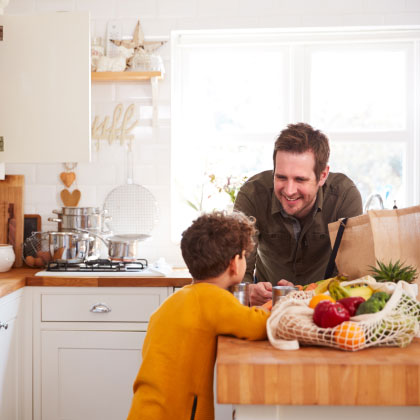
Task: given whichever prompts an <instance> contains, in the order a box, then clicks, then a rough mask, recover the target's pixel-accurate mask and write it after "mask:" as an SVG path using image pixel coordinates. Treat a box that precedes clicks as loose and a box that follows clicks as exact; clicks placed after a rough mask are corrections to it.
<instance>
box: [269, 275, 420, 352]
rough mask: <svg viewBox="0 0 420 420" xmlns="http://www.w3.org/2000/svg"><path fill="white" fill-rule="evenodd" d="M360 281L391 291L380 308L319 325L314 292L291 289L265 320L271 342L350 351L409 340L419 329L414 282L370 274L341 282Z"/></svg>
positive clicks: (282, 347)
mask: <svg viewBox="0 0 420 420" xmlns="http://www.w3.org/2000/svg"><path fill="white" fill-rule="evenodd" d="M363 284H367V285H369V286H370V287H371V288H372V289H373V290H374V291H383V292H387V293H389V294H391V297H390V299H389V300H388V302H387V303H386V305H385V307H384V308H383V309H382V310H381V311H380V312H376V313H373V314H365V315H358V316H354V317H351V318H350V320H349V321H345V322H343V323H341V324H339V325H337V326H336V327H334V328H320V327H318V326H317V325H316V324H315V323H314V322H313V319H312V317H313V313H314V310H313V309H312V308H310V307H309V306H308V303H309V301H310V299H311V297H312V296H313V295H314V293H313V292H308V293H307V294H306V295H305V292H296V293H290V294H289V295H287V296H286V298H285V299H283V300H280V301H279V302H277V304H276V305H275V306H274V307H273V310H272V312H271V316H270V318H269V319H268V321H267V335H268V339H269V341H270V343H271V344H272V345H273V346H274V347H276V348H278V349H280V350H293V349H298V348H299V344H303V345H315V346H328V347H334V348H337V349H341V350H349V351H356V350H361V349H365V348H367V347H372V346H398V347H405V346H407V345H408V344H409V343H411V341H412V339H413V338H414V337H415V336H416V335H417V334H418V333H419V330H420V324H419V323H420V302H418V301H417V300H416V292H415V291H414V290H413V289H414V288H415V287H416V286H415V285H410V284H408V283H407V282H405V281H399V282H398V283H378V282H376V280H375V279H374V278H373V277H370V276H365V277H362V278H360V279H357V280H352V281H348V282H342V285H343V286H347V285H363Z"/></svg>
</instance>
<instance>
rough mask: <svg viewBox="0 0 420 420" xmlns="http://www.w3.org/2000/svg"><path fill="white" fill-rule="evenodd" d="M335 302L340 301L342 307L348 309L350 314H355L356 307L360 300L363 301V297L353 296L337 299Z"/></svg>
mask: <svg viewBox="0 0 420 420" xmlns="http://www.w3.org/2000/svg"><path fill="white" fill-rule="evenodd" d="M337 302H340V303H341V304H342V305H344V307H345V308H346V309H347V310H348V311H349V314H350V316H354V315H355V314H356V311H357V308H358V307H359V305H360V304H361V303H362V302H365V298H363V297H362V296H353V297H346V298H343V299H339V300H338V301H337Z"/></svg>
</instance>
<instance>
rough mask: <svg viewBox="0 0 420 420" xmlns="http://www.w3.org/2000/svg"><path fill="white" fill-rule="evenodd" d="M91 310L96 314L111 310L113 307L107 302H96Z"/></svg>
mask: <svg viewBox="0 0 420 420" xmlns="http://www.w3.org/2000/svg"><path fill="white" fill-rule="evenodd" d="M90 312H93V313H94V314H103V313H107V312H111V308H110V307H109V306H108V305H106V304H105V303H95V305H93V306H92V307H91V308H90Z"/></svg>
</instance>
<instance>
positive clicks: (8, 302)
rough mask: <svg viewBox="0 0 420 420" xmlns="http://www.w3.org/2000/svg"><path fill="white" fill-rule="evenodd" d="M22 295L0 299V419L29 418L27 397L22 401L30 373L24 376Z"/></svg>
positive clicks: (20, 292)
mask: <svg viewBox="0 0 420 420" xmlns="http://www.w3.org/2000/svg"><path fill="white" fill-rule="evenodd" d="M22 296H23V290H19V291H16V292H13V293H11V294H10V295H7V296H5V297H3V298H1V299H0V419H2V420H3V419H4V420H22V419H25V418H26V419H29V418H31V417H32V415H31V409H32V404H31V402H32V399H31V397H30V395H28V399H27V400H25V392H24V382H25V378H26V379H29V382H30V372H29V378H27V377H25V372H24V354H25V353H24V349H25V346H24V341H23V340H24V337H23V331H24V328H23V309H24V305H23V298H22ZM25 404H26V408H25ZM28 406H29V407H28ZM28 409H29V410H30V411H28ZM29 415H30V416H31V417H29Z"/></svg>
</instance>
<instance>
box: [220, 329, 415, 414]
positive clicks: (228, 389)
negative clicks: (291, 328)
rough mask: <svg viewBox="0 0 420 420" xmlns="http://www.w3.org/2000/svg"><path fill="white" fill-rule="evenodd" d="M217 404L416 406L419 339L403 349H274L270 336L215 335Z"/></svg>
mask: <svg viewBox="0 0 420 420" xmlns="http://www.w3.org/2000/svg"><path fill="white" fill-rule="evenodd" d="M217 400H218V402H219V403H221V404H257V405H267V404H268V405H283V406H285V405H286V406H287V405H292V406H293V405H295V406H297V405H314V406H315V405H322V406H327V405H331V406H343V405H347V406H368V405H375V406H379V405H380V406H393V405H394V406H419V405H420V339H419V338H415V339H414V340H413V342H412V343H411V344H410V345H409V346H408V347H406V348H403V349H401V348H397V347H381V348H379V347H377V348H368V349H366V350H360V351H356V352H346V351H341V350H335V349H330V348H327V347H301V348H300V349H299V350H290V351H287V350H277V349H275V348H274V347H272V346H271V344H270V343H269V342H268V341H257V342H255V341H254V342H252V341H246V340H239V339H236V338H231V337H219V339H218V349H217Z"/></svg>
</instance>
